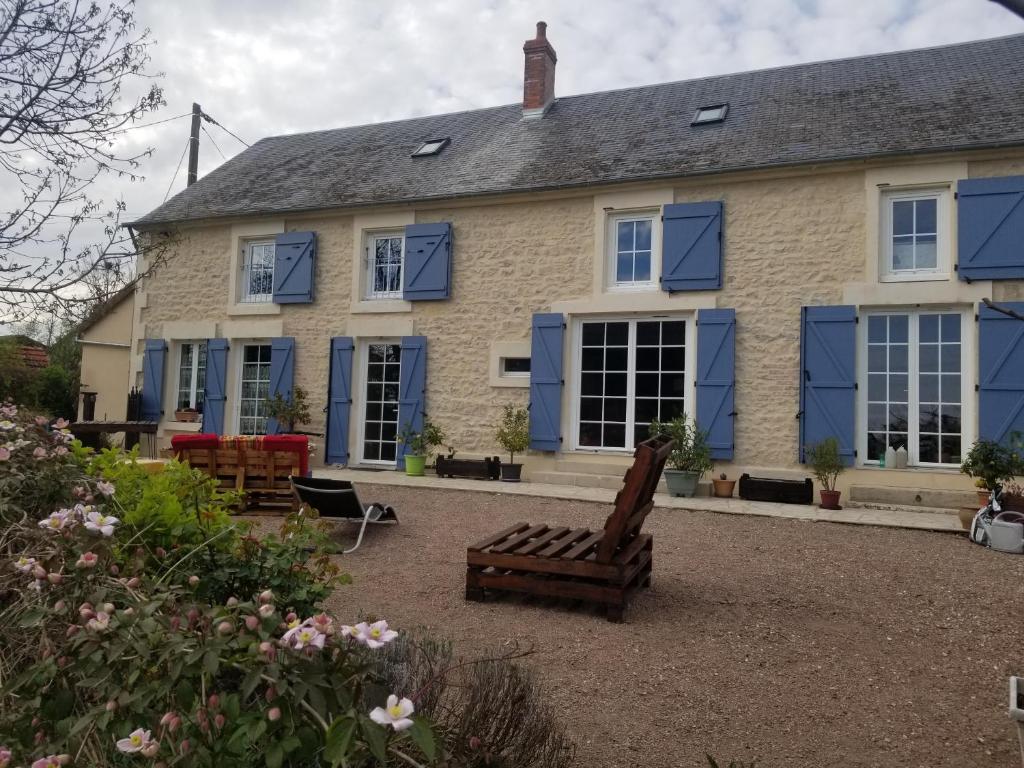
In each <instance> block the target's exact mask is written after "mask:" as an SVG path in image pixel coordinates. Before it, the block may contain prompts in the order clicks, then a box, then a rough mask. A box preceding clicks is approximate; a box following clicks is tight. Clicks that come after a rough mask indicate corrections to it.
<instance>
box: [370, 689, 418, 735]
mask: <svg viewBox="0 0 1024 768" xmlns="http://www.w3.org/2000/svg"><path fill="white" fill-rule="evenodd" d="M415 710H416V707H414V706H413V705H412V702H411V701H409V699H402V700H399V699H398V697H397V696H395V694H391V695H390V696H388V705H387V707H374V709H373V711H372V712H370V719H371V720H373V722H375V723H377V724H378V725H390V726H391V727H392V728H394V729H395V730H396V731H404V730H405V729H406V728H412V720H410V719H409V715H411V714H412V713H413V712H414V711H415Z"/></svg>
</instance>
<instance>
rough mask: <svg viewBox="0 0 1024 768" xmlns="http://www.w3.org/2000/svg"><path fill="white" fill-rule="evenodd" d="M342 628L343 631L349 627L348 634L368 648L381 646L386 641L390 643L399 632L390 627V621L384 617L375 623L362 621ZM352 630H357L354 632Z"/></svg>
mask: <svg viewBox="0 0 1024 768" xmlns="http://www.w3.org/2000/svg"><path fill="white" fill-rule="evenodd" d="M341 629H342V632H346V629H347V630H348V631H347V632H346V634H348V635H350V636H351V637H353V638H355V640H356V641H357V642H360V643H362V644H363V645H365V646H366V647H368V648H381V647H383V646H384V644H385V643H390V642H391V641H392V640H394V639H395V638H396V637H398V633H397V632H395V630H393V629H388V623H387V622H386V621H384V620H383V619H381V620H380V621H375V622H373V624H367V623H366V622H365V621H361V622H359V623H358V624H356V625H355V626H354V627H347V628H346V627H342V628H341ZM352 630H355V631H354V632H353V631H352Z"/></svg>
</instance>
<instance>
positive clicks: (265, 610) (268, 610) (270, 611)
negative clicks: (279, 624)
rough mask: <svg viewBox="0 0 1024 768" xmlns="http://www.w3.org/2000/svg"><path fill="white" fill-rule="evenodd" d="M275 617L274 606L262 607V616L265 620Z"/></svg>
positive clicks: (268, 604)
mask: <svg viewBox="0 0 1024 768" xmlns="http://www.w3.org/2000/svg"><path fill="white" fill-rule="evenodd" d="M273 615H274V606H272V605H271V604H270V603H264V604H263V605H261V606H260V616H262V617H263V618H264V619H265V618H267V617H269V616H273Z"/></svg>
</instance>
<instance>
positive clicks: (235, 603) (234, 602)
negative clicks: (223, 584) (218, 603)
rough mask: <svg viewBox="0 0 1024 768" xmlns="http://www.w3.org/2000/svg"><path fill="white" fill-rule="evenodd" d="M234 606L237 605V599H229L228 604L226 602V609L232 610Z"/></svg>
mask: <svg viewBox="0 0 1024 768" xmlns="http://www.w3.org/2000/svg"><path fill="white" fill-rule="evenodd" d="M236 605H238V598H237V597H229V598H228V602H227V606H228V608H234V607H235V606H236Z"/></svg>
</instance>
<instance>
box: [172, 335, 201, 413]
mask: <svg viewBox="0 0 1024 768" xmlns="http://www.w3.org/2000/svg"><path fill="white" fill-rule="evenodd" d="M180 351H181V357H180V359H179V362H178V398H177V400H176V401H175V408H176V409H177V410H182V409H184V408H194V409H195V410H197V411H199V412H200V413H202V410H203V392H204V390H205V389H206V342H205V341H186V342H183V343H182V344H181V348H180Z"/></svg>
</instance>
